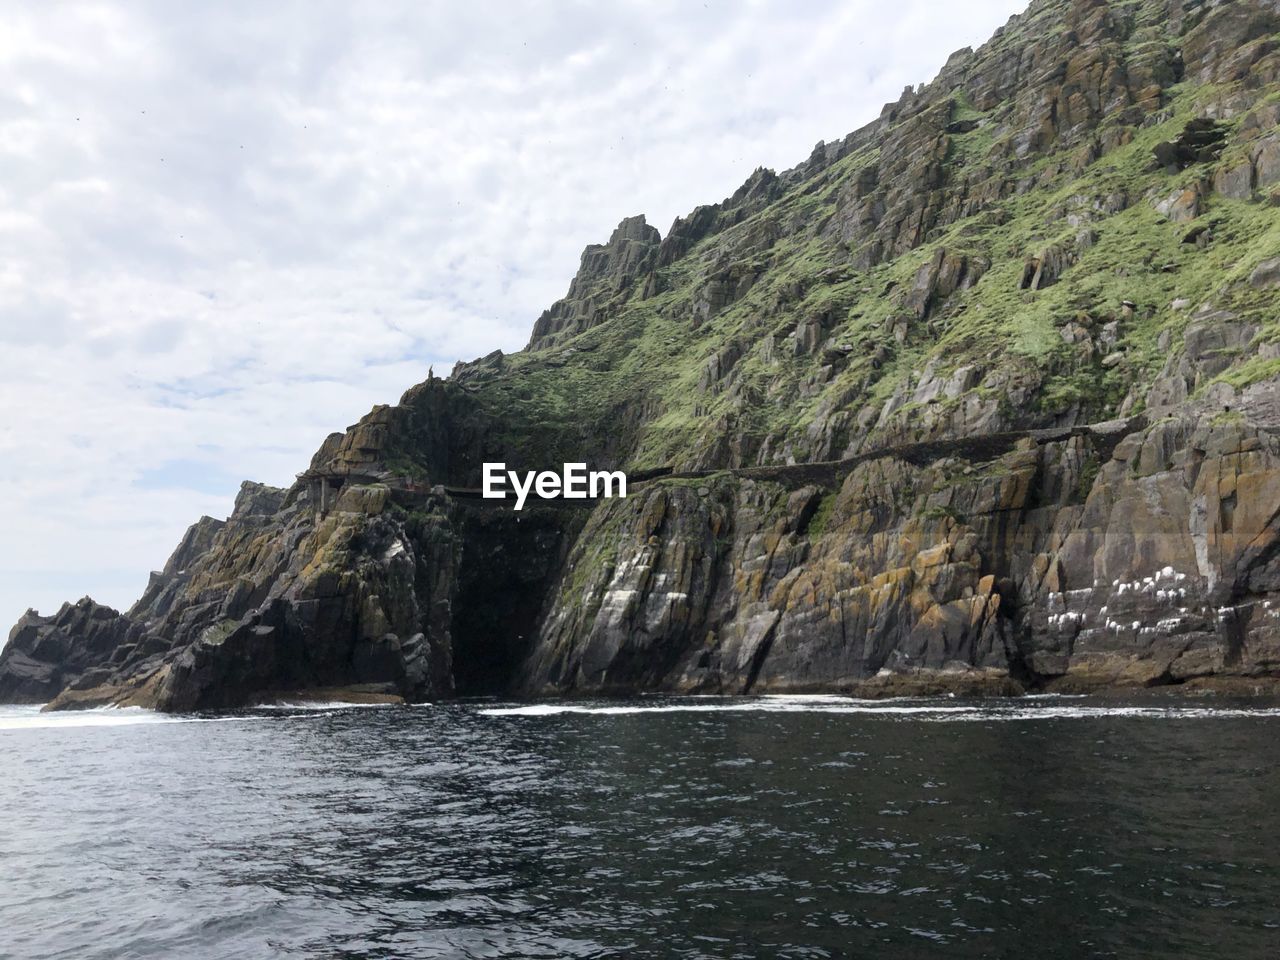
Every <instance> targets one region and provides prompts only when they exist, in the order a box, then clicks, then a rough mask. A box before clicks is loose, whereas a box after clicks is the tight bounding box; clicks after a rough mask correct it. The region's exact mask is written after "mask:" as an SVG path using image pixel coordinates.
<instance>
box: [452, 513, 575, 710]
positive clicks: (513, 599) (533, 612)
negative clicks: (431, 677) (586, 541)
mask: <svg viewBox="0 0 1280 960" xmlns="http://www.w3.org/2000/svg"><path fill="white" fill-rule="evenodd" d="M581 519H582V517H581V515H580V513H579V511H566V510H555V509H551V508H545V507H544V508H536V507H535V508H530V509H526V510H524V511H522V512H521V513H519V514H516V513H513V512H512V511H510V510H493V509H484V508H479V507H473V508H471V509H467V510H466V511H465V512H464V513H462V514H461V515H460V517H459V520H460V524H461V528H462V531H463V537H462V542H463V543H464V544H465V546H464V548H463V555H462V562H461V564H460V567H459V576H458V587H457V591H458V592H457V595H456V597H455V598H454V602H453V618H452V621H451V635H452V638H453V684H454V692H455V693H456V694H457V695H458V696H460V697H480V696H497V695H501V694H507V693H512V692H515V691H517V690H518V689H519V688H520V686H521V680H522V667H523V665H524V663H525V660H526V658H527V657H528V655H529V652H530V651H531V649H532V647H533V642H534V639H535V637H536V631H537V627H538V622H539V617H540V616H541V613H542V609H543V605H544V604H545V602H546V600H547V596H548V591H549V590H550V589H551V586H552V583H553V581H554V579H555V575H556V572H557V571H558V570H559V569H560V563H561V561H562V559H563V556H564V550H565V545H566V539H567V535H568V534H569V533H570V532H571V531H572V530H573V529H576V525H578V524H580V523H581Z"/></svg>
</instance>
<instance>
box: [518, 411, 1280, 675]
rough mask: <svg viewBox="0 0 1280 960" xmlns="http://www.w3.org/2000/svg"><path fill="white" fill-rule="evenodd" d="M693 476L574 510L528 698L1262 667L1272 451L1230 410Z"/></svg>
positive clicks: (1271, 534)
mask: <svg viewBox="0 0 1280 960" xmlns="http://www.w3.org/2000/svg"><path fill="white" fill-rule="evenodd" d="M1131 428H1132V429H1131ZM705 483H706V484H707V486H705V487H703V488H701V489H699V488H696V487H693V486H689V485H682V486H671V487H665V486H663V485H655V486H651V487H649V488H648V489H646V490H645V491H644V492H643V493H641V494H638V495H637V496H634V497H632V498H631V499H629V500H628V501H627V502H625V503H618V504H614V505H611V506H610V507H609V508H608V509H607V510H602V511H601V512H600V513H598V514H597V516H596V517H594V518H593V521H592V523H593V526H592V527H590V528H588V530H587V532H586V535H584V537H583V539H582V540H581V541H580V544H579V547H578V549H577V550H575V552H574V554H573V555H572V556H571V557H570V560H569V564H568V568H567V571H566V574H565V579H564V581H563V582H562V584H561V586H560V589H559V591H558V592H557V595H556V597H555V601H554V604H553V606H552V609H551V612H550V615H549V616H548V618H547V620H546V621H545V623H544V625H543V627H542V631H541V634H540V636H539V639H538V645H537V647H536V648H535V650H534V652H533V654H532V656H531V658H530V661H529V663H528V665H527V670H526V678H527V679H526V683H527V687H526V689H527V690H528V692H531V693H545V692H549V691H552V692H563V691H571V692H582V693H587V692H590V693H595V692H616V691H625V690H633V689H637V688H640V689H666V690H678V691H712V692H733V693H738V692H749V691H763V690H769V691H794V690H813V689H842V690H852V691H856V692H862V693H873V692H883V691H885V690H888V691H891V692H908V691H912V690H917V691H927V690H937V689H965V690H1005V689H1010V688H1011V687H1013V686H1015V685H1027V686H1031V685H1034V686H1037V687H1040V686H1049V687H1050V688H1055V689H1080V688H1091V687H1094V686H1102V685H1127V684H1133V685H1148V684H1154V683H1170V682H1182V681H1188V680H1197V681H1201V682H1210V681H1223V680H1224V679H1229V680H1232V681H1238V682H1240V683H1242V684H1244V685H1246V686H1247V685H1248V683H1250V682H1252V681H1255V680H1259V679H1266V678H1270V677H1271V676H1273V675H1275V674H1276V672H1277V670H1280V605H1278V604H1280V562H1278V561H1277V554H1278V553H1280V526H1278V525H1277V521H1278V519H1280V443H1277V441H1276V440H1275V439H1274V438H1273V437H1272V436H1271V435H1270V434H1268V433H1260V432H1258V431H1257V430H1255V429H1252V428H1249V427H1246V426H1244V425H1243V424H1242V423H1241V422H1239V421H1233V422H1229V423H1222V424H1218V425H1212V424H1208V423H1205V422H1204V421H1200V422H1197V421H1194V420H1176V421H1162V422H1160V423H1157V424H1155V425H1153V426H1151V427H1149V428H1141V427H1138V426H1137V425H1136V424H1124V423H1117V424H1111V425H1106V427H1105V428H1099V429H1092V430H1087V431H1081V432H1077V433H1075V434H1073V435H1070V436H1068V437H1066V438H1065V439H1061V440H1049V441H1046V442H1037V440H1036V438H1031V437H1029V438H1027V439H1025V440H1023V441H1021V442H1020V443H1019V449H1017V450H1016V451H1014V452H1012V453H1009V454H1006V455H1004V456H1002V457H1000V458H998V459H995V460H992V461H990V462H987V463H973V462H968V461H965V460H962V459H960V458H942V459H940V460H937V461H935V462H933V463H930V464H929V465H928V466H923V467H922V466H916V465H913V464H911V463H908V462H906V461H904V460H902V459H900V458H899V457H896V456H893V455H886V456H885V457H882V458H876V459H874V460H870V461H868V462H866V463H864V464H862V465H861V466H858V467H856V468H854V469H853V470H852V471H851V472H850V473H848V475H847V476H846V478H845V479H844V481H843V482H842V483H840V484H839V486H838V489H834V488H827V489H824V488H822V487H818V486H803V487H800V488H798V489H795V490H788V489H786V487H785V485H782V484H777V483H769V482H760V481H756V480H736V479H733V478H722V479H714V478H709V479H708V480H707V481H705Z"/></svg>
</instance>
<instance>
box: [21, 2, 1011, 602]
mask: <svg viewBox="0 0 1280 960" xmlns="http://www.w3.org/2000/svg"><path fill="white" fill-rule="evenodd" d="M1018 6H1020V4H1019V3H1018V2H1016V0H1015V2H1000V0H988V2H984V3H980V4H965V5H963V6H962V5H958V4H951V5H938V4H932V3H928V2H927V0H905V2H903V3H899V4H895V5H893V6H892V7H885V6H884V5H883V4H876V3H872V2H869V0H855V2H830V3H821V2H820V3H810V4H802V3H796V2H794V0H791V2H788V0H768V2H766V0H756V2H750V3H736V2H735V3H728V2H722V0H714V2H707V3H685V2H677V0H667V2H644V3H641V2H623V3H615V4H588V3H551V2H545V0H544V2H520V3H516V2H510V3H505V4H459V3H452V2H450V3H444V2H436V3H420V2H402V3H390V2H389V3H379V4H362V5H351V4H338V3H331V4H322V3H302V2H298V3H293V4H282V5H269V6H264V5H262V4H256V3H255V4H250V3H243V4H216V5H214V4H208V5H197V4H184V5H182V6H181V8H179V7H176V6H174V5H173V4H170V3H162V2H154V3H144V2H138V3H128V2H119V3H84V4H26V3H21V2H17V0H12V2H0V13H2V14H3V19H4V22H5V24H6V29H5V31H4V32H3V33H2V34H0V413H2V414H3V416H2V417H0V462H3V464H4V469H3V471H0V503H3V511H2V512H0V517H2V518H3V519H0V620H3V621H5V622H6V623H7V622H12V620H13V619H15V618H16V617H17V616H18V614H20V613H21V611H22V610H23V609H25V608H26V607H27V606H28V605H36V606H38V607H39V608H41V609H42V610H45V611H46V612H47V611H48V610H49V609H51V608H53V607H55V606H56V604H57V603H58V602H60V601H61V600H62V599H75V598H77V597H79V596H80V595H82V594H85V593H89V594H92V595H94V596H95V597H96V598H97V599H99V600H102V601H104V602H108V603H111V604H113V605H116V606H126V605H128V604H129V603H130V602H132V600H133V599H134V598H135V597H136V596H137V595H138V593H140V592H141V589H142V587H143V585H144V584H145V582H146V576H147V571H148V570H149V569H151V568H154V567H158V566H160V565H161V564H162V563H163V561H164V559H165V557H166V556H167V553H168V551H169V550H170V549H171V548H172V547H173V546H174V545H175V544H176V542H177V540H178V538H179V536H180V535H181V533H182V531H183V529H185V527H186V525H187V524H188V523H190V522H191V521H193V520H194V519H195V518H196V517H197V516H198V515H199V514H200V513H202V512H206V513H211V514H214V515H219V516H221V515H225V514H226V513H227V512H228V510H229V509H230V504H231V498H232V496H233V495H234V492H235V488H236V479H237V478H240V477H245V478H252V479H259V480H264V481H267V482H272V483H281V484H283V483H286V482H288V481H289V480H290V479H291V476H292V474H293V473H294V472H295V471H297V470H299V469H302V468H303V467H304V466H305V465H306V462H307V460H308V459H309V457H310V455H311V453H312V452H313V451H314V449H315V447H316V446H317V445H318V444H319V442H320V441H321V440H322V439H323V437H324V436H325V435H326V434H327V433H329V432H330V431H332V430H335V429H342V428H343V427H345V426H346V425H347V424H349V423H352V422H354V421H355V420H356V419H357V418H358V417H359V416H360V415H362V414H363V413H364V412H366V411H367V410H368V408H369V407H370V406H371V405H372V404H374V403H377V402H388V401H394V400H395V399H396V398H397V397H398V396H399V395H400V393H401V392H402V391H403V390H404V389H405V388H406V387H408V386H410V385H411V384H413V383H415V382H417V381H419V380H421V379H423V378H424V377H425V375H426V370H427V367H428V365H430V364H434V365H435V367H436V369H437V371H445V370H447V369H448V368H449V367H451V366H452V364H453V362H454V361H455V360H458V359H469V358H471V357H474V356H479V355H481V354H484V353H487V352H489V351H490V350H493V349H495V348H499V347H500V348H502V349H504V350H514V349H518V348H519V347H520V346H522V345H523V343H524V342H525V340H526V339H527V337H528V332H529V328H530V327H531V325H532V322H533V320H534V319H535V318H536V317H537V315H538V313H539V312H540V311H541V310H542V309H543V308H544V307H546V306H547V305H549V304H550V303H551V301H552V300H554V299H555V298H556V297H557V296H559V295H560V294H561V293H562V292H563V291H564V289H565V288H566V287H567V285H568V282H569V279H570V277H571V275H572V273H573V271H574V269H575V268H576V266H577V260H578V254H579V253H580V252H581V249H582V247H583V246H584V245H585V244H586V243H589V242H598V241H601V240H603V239H605V238H606V237H607V236H608V234H609V232H610V230H611V229H612V227H613V226H614V225H615V224H616V223H617V221H618V220H620V219H622V217H624V216H628V215H631V214H634V213H645V214H647V215H648V216H649V220H650V222H651V223H653V224H655V225H656V226H657V227H658V228H659V229H661V230H664V231H665V230H666V228H667V226H668V225H669V224H670V222H671V220H672V219H673V218H674V217H675V216H676V215H678V214H683V213H687V212H688V211H689V210H691V209H692V208H693V207H694V206H695V205H697V204H699V203H704V202H710V201H715V200H718V199H720V198H722V197H724V196H726V195H728V194H729V193H731V192H732V191H733V189H734V188H735V187H736V186H737V185H738V184H739V183H741V182H742V181H743V180H744V179H745V178H746V177H747V175H748V174H749V173H750V172H751V170H752V169H753V168H755V167H756V166H758V165H765V166H772V167H775V168H777V169H782V168H785V167H788V166H791V165H793V164H795V163H796V162H798V161H800V160H802V159H804V158H805V157H806V156H807V155H808V153H809V149H810V148H811V147H812V145H813V144H814V143H815V142H816V141H818V140H819V139H823V138H825V139H836V138H839V137H841V136H843V135H844V134H845V133H847V132H848V131H849V130H851V129H853V128H855V127H857V126H860V125H861V124H862V123H865V122H867V121H868V120H870V119H872V118H874V117H875V116H876V115H878V113H879V110H880V106H881V105H882V104H883V103H884V102H885V101H888V100H894V99H896V98H897V96H898V95H899V93H900V92H901V90H902V88H903V86H905V85H906V84H908V83H917V82H920V81H924V80H928V79H930V78H931V77H932V76H933V75H934V74H935V73H936V71H937V69H938V68H939V67H940V66H941V64H942V63H943V62H944V60H945V58H946V56H947V55H948V54H949V53H950V52H951V51H952V50H954V49H956V48H958V47H960V46H964V45H966V44H974V45H976V44H977V43H979V42H981V41H983V40H984V39H985V38H986V37H987V36H988V35H989V34H990V33H991V31H992V30H993V29H994V28H995V27H996V26H998V25H999V24H1001V23H1003V22H1004V20H1005V19H1007V17H1008V16H1009V15H1010V14H1011V13H1013V12H1015V11H1016V9H1017V8H1018Z"/></svg>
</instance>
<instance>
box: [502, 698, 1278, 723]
mask: <svg viewBox="0 0 1280 960" xmlns="http://www.w3.org/2000/svg"><path fill="white" fill-rule="evenodd" d="M1026 699H1031V698H1026ZM1037 699H1038V700H1039V703H1037V704H1036V705H1034V706H1033V705H1029V704H1026V703H1024V702H1023V701H1019V700H1014V701H1008V702H1004V703H983V704H972V703H971V704H964V705H951V704H943V703H921V702H919V701H916V702H911V703H903V702H901V701H893V700H874V701H869V700H855V699H853V698H851V697H840V696H837V695H821V696H807V695H804V696H765V697H759V698H755V699H750V700H726V701H724V702H721V703H708V702H706V700H705V699H699V700H698V701H696V702H695V701H692V700H690V701H678V702H668V703H661V704H645V705H640V704H625V705H621V704H619V705H593V704H577V703H573V704H568V703H535V704H526V705H523V706H512V707H491V708H488V709H484V710H480V711H478V712H479V713H480V714H481V715H482V716H486V717H549V716H557V715H560V714H587V715H596V716H628V715H632V714H644V713H732V712H747V713H849V714H873V715H874V714H879V715H884V716H912V717H914V718H918V719H921V720H926V721H933V722H951V723H956V722H986V721H990V720H1080V719H1098V718H1108V717H1119V718H1137V719H1171V720H1197V719H1210V718H1213V719H1218V718H1230V717H1277V718H1280V707H1215V706H1208V707H1206V706H1181V705H1161V706H1132V705H1125V706H1122V705H1117V706H1101V705H1099V706H1088V705H1084V704H1080V705H1068V704H1061V705H1057V704H1050V703H1045V702H1044V700H1045V698H1043V697H1040V698H1037Z"/></svg>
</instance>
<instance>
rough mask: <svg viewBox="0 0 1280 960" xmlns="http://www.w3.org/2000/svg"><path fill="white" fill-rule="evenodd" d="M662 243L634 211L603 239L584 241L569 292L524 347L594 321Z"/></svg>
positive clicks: (584, 327)
mask: <svg viewBox="0 0 1280 960" xmlns="http://www.w3.org/2000/svg"><path fill="white" fill-rule="evenodd" d="M661 242H662V235H661V234H660V233H659V232H658V230H657V228H656V227H653V226H650V225H649V223H648V221H646V220H645V218H644V214H639V215H637V216H634V217H627V218H625V219H624V220H623V221H622V222H621V223H619V224H618V226H617V227H616V228H615V229H614V231H613V233H612V234H611V235H610V237H609V242H608V243H603V244H601V243H593V244H589V245H588V246H587V248H586V249H585V250H583V251H582V261H581V264H580V265H579V267H578V273H577V275H576V276H575V277H574V278H573V282H572V283H570V284H569V292H568V293H566V294H565V296H564V298H563V299H561V300H558V301H556V302H555V303H554V304H552V305H551V307H550V309H548V310H546V311H545V312H544V313H543V314H542V316H541V317H539V318H538V322H537V323H535V324H534V326H533V335H532V336H531V337H530V338H529V349H531V350H534V349H537V348H539V347H545V346H550V345H551V344H553V343H555V342H557V341H558V340H562V339H564V338H565V337H569V336H573V335H574V334H577V333H581V332H582V331H584V330H587V329H590V328H591V327H592V326H594V325H595V322H596V319H597V317H599V315H600V312H601V309H602V308H603V307H604V306H605V305H606V304H609V303H610V302H612V301H613V300H614V299H615V298H616V297H617V296H618V295H619V294H621V293H623V292H624V291H625V290H627V289H629V288H630V286H631V284H632V283H633V282H634V281H635V280H636V278H638V277H640V276H643V275H644V274H645V273H647V272H648V271H649V270H651V269H652V268H653V264H654V260H655V255H656V253H657V250H658V247H659V244H660V243H661Z"/></svg>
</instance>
